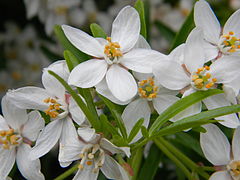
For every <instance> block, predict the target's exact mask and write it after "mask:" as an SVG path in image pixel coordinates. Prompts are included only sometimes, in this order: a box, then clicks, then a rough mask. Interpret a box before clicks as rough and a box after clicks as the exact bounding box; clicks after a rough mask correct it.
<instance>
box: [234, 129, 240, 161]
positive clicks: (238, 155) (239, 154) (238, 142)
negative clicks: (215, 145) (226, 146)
mask: <svg viewBox="0 0 240 180" xmlns="http://www.w3.org/2000/svg"><path fill="white" fill-rule="evenodd" d="M239 147H240V127H238V128H237V129H236V130H235V132H234V135H233V139H232V152H233V160H234V161H239V160H240V148H239Z"/></svg>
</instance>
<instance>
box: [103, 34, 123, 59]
mask: <svg viewBox="0 0 240 180" xmlns="http://www.w3.org/2000/svg"><path fill="white" fill-rule="evenodd" d="M107 41H108V44H107V45H105V49H104V54H106V56H107V57H108V58H109V59H110V60H111V61H113V60H114V59H115V58H119V57H121V56H122V55H123V54H122V52H121V50H120V45H119V43H117V42H112V41H111V38H110V37H107Z"/></svg>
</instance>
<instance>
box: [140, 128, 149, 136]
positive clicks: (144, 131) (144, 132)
mask: <svg viewBox="0 0 240 180" xmlns="http://www.w3.org/2000/svg"><path fill="white" fill-rule="evenodd" d="M141 132H142V135H143V137H145V138H148V137H149V133H148V130H147V128H146V127H145V126H142V127H141Z"/></svg>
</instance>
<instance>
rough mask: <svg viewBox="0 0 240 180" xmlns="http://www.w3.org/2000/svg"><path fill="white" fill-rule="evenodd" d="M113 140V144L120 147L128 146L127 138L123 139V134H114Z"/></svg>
mask: <svg viewBox="0 0 240 180" xmlns="http://www.w3.org/2000/svg"><path fill="white" fill-rule="evenodd" d="M112 142H113V144H115V145H116V146H119V147H126V146H128V142H127V141H126V140H125V139H123V137H122V136H120V135H117V134H116V135H113V138H112Z"/></svg>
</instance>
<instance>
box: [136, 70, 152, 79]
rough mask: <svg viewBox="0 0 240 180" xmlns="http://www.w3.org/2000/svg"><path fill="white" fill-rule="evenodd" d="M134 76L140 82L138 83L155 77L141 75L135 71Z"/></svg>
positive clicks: (149, 74)
mask: <svg viewBox="0 0 240 180" xmlns="http://www.w3.org/2000/svg"><path fill="white" fill-rule="evenodd" d="M133 76H134V77H135V78H136V79H137V80H138V81H142V80H146V79H148V78H150V77H153V73H139V72H135V71H133Z"/></svg>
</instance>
